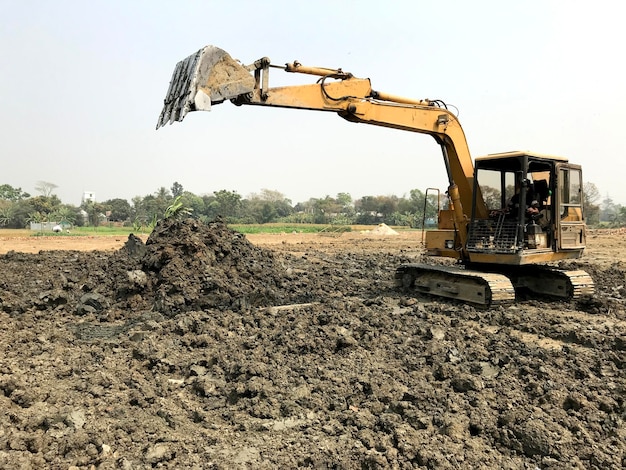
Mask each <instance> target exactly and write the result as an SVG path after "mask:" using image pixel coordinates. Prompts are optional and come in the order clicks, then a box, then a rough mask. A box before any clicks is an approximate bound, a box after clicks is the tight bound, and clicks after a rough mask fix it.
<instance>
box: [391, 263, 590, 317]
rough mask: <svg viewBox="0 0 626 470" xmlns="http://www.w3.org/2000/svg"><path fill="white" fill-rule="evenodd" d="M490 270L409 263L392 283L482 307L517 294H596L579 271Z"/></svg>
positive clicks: (541, 268) (539, 268) (566, 296)
mask: <svg viewBox="0 0 626 470" xmlns="http://www.w3.org/2000/svg"><path fill="white" fill-rule="evenodd" d="M489 268H490V269H488V270H486V271H489V272H486V271H480V270H476V269H464V268H459V267H456V266H430V265H427V264H413V263H410V264H404V265H402V266H400V267H399V268H398V269H397V270H396V273H395V280H396V285H398V286H400V287H404V288H413V289H415V290H417V291H419V292H422V293H425V294H429V295H433V296H437V297H446V298H452V299H457V300H460V301H463V302H469V303H473V304H477V305H483V306H490V305H497V304H503V303H509V302H513V301H514V300H515V297H516V291H520V290H525V291H529V292H532V293H533V294H537V295H541V296H547V297H553V298H559V299H578V298H581V297H583V296H589V295H593V293H594V290H595V289H594V283H593V279H592V278H591V276H590V275H589V274H588V273H586V272H585V271H582V270H571V271H567V270H561V269H553V268H549V267H544V266H523V267H520V266H517V267H515V268H508V269H502V267H501V266H498V267H489Z"/></svg>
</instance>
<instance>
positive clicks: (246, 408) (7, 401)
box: [0, 221, 626, 469]
mask: <svg viewBox="0 0 626 470" xmlns="http://www.w3.org/2000/svg"><path fill="white" fill-rule="evenodd" d="M395 238H396V237H394V239H395ZM316 242H318V241H316ZM419 257H420V254H419V253H417V252H414V251H412V252H408V251H407V250H406V249H404V248H398V249H395V248H392V245H390V244H389V242H388V241H386V240H380V239H377V238H373V239H371V240H363V239H357V240H356V241H352V242H349V243H346V244H343V245H341V244H340V241H339V240H336V239H333V240H331V241H329V242H328V244H326V245H323V244H320V243H310V244H296V245H288V244H284V243H282V244H278V245H276V246H275V247H274V248H273V249H272V250H271V251H270V250H267V249H261V248H259V247H256V246H254V245H251V244H250V243H248V242H247V241H246V239H245V238H244V237H242V236H241V235H239V234H236V233H234V232H232V231H231V230H229V229H228V228H227V227H225V226H224V224H222V223H220V222H215V223H212V224H209V225H202V224H199V223H198V222H193V221H184V222H176V221H169V222H167V223H164V224H161V225H160V226H158V227H157V229H155V231H154V232H153V234H151V236H150V238H149V239H148V240H147V241H146V243H145V244H144V243H143V242H142V241H141V240H139V239H137V238H135V237H130V238H129V240H128V241H127V243H126V245H125V247H124V248H123V249H120V250H119V251H117V252H114V253H103V252H73V251H60V252H41V253H39V254H33V255H26V254H21V253H15V252H11V253H8V254H7V255H4V256H0V268H1V269H0V286H1V287H2V290H1V291H0V322H2V325H3V330H2V333H1V335H0V468H62V469H67V468H70V467H72V466H73V467H75V468H81V469H82V468H84V469H90V468H95V469H113V468H123V469H148V468H197V469H206V468H208V469H222V468H223V469H232V468H235V469H237V468H242V469H244V468H297V467H303V468H345V469H353V468H354V469H368V468H381V469H382V468H432V469H440V468H498V469H500V468H505V469H527V468H528V469H530V468H533V469H534V468H542V469H570V468H581V469H583V468H584V469H588V468H592V469H593V468H596V469H607V468H608V469H613V468H615V469H617V468H623V466H624V465H626V432H625V431H624V429H625V428H624V418H625V416H626V399H625V398H624V397H626V374H625V373H624V371H625V369H626V311H625V307H626V296H625V295H624V294H626V292H624V290H623V286H624V285H626V274H625V273H626V264H625V263H624V261H625V260H614V261H613V264H610V265H605V266H597V265H594V264H593V263H589V264H588V267H589V268H590V269H589V270H590V272H591V273H592V275H593V277H594V280H595V281H596V284H597V285H598V296H597V298H596V299H595V300H594V301H593V302H590V303H589V304H586V305H580V304H577V303H574V302H550V303H547V302H543V301H540V300H537V299H523V300H520V302H518V303H516V304H514V305H510V306H506V307H498V308H494V309H490V310H484V309H476V308H473V307H471V306H467V305H461V304H455V303H454V302H439V301H436V300H433V299H431V298H427V297H421V296H416V295H415V294H413V293H411V292H402V291H398V290H397V289H396V288H395V287H394V286H393V283H392V278H393V268H394V267H395V266H397V265H398V264H400V263H401V262H404V261H416V260H417V259H418V258H419ZM582 267H586V266H585V265H583V266H582ZM619 286H622V287H621V288H620V287H619Z"/></svg>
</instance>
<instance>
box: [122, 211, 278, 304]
mask: <svg viewBox="0 0 626 470" xmlns="http://www.w3.org/2000/svg"><path fill="white" fill-rule="evenodd" d="M124 251H125V253H120V254H119V258H120V261H121V262H122V265H123V267H124V269H125V270H126V272H127V273H128V272H129V269H128V268H129V267H130V266H132V265H134V266H133V267H134V269H133V270H132V271H130V273H131V274H127V275H126V277H127V280H128V281H129V282H127V283H126V285H123V286H119V287H118V294H120V296H121V297H123V296H126V297H128V298H130V299H131V300H132V298H133V296H135V295H141V296H142V297H144V298H145V299H146V300H147V301H148V302H153V306H152V307H153V309H154V310H156V311H159V312H161V313H163V314H166V315H174V314H176V313H180V312H184V311H191V310H202V309H205V308H236V309H240V310H246V309H248V308H250V307H259V306H268V305H276V304H281V303H284V302H287V301H288V297H289V296H288V294H286V293H285V292H284V291H283V290H282V287H283V284H284V279H285V277H286V276H287V273H286V271H285V268H284V267H283V266H282V265H281V263H280V262H278V261H277V260H276V258H275V256H274V254H273V253H272V252H271V251H268V250H264V249H261V248H258V247H256V246H254V245H252V244H251V243H250V242H248V241H247V240H246V238H245V236H243V235H242V234H240V233H237V232H234V231H232V230H230V229H229V228H227V227H226V225H225V224H224V223H222V222H220V221H215V222H212V223H210V224H203V223H199V222H196V221H193V220H188V221H179V220H174V219H172V220H165V221H163V222H160V223H159V224H158V225H157V226H156V228H155V229H154V231H153V232H152V234H151V235H150V237H149V238H148V240H147V242H146V244H145V247H144V246H142V242H141V240H139V239H137V238H135V239H133V238H130V239H129V241H128V242H127V244H126V247H125V250H124Z"/></svg>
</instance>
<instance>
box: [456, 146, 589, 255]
mask: <svg viewBox="0 0 626 470" xmlns="http://www.w3.org/2000/svg"><path fill="white" fill-rule="evenodd" d="M582 188H583V186H582V171H581V169H580V166H578V165H572V164H570V163H568V161H567V159H565V158H562V157H555V156H549V155H542V154H536V153H530V152H507V153H500V154H494V155H488V156H486V157H479V158H477V159H476V160H475V171H474V199H473V206H472V217H471V220H470V223H469V225H468V233H467V244H466V251H467V255H466V256H467V258H468V260H469V262H470V263H490V264H491V263H492V264H508V265H523V264H530V263H537V262H547V261H557V260H562V259H570V258H579V257H580V256H582V252H583V250H584V247H585V229H586V227H585V221H584V216H583V215H584V214H583V191H582ZM479 198H481V199H482V202H483V203H484V205H485V206H486V208H487V213H488V216H487V217H486V218H485V217H479V216H478V215H477V210H476V209H477V205H478V202H480V199H479Z"/></svg>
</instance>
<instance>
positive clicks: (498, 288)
mask: <svg viewBox="0 0 626 470" xmlns="http://www.w3.org/2000/svg"><path fill="white" fill-rule="evenodd" d="M271 69H279V70H280V71H281V72H288V73H294V74H306V75H311V76H314V77H317V79H316V80H315V81H314V82H313V83H309V84H304V85H287V86H281V87H270V84H269V79H270V70H271ZM227 100H228V101H230V102H231V103H233V104H235V105H237V106H243V105H250V106H270V107H278V108H288V109H302V110H315V111H329V112H333V113H335V114H337V115H339V116H340V117H342V118H343V119H345V120H347V121H349V122H354V123H363V124H371V125H375V126H384V127H389V128H393V129H399V130H402V131H409V132H417V133H420V134H427V135H430V136H432V137H433V138H434V140H435V142H436V143H437V145H439V147H440V148H441V154H442V157H443V163H444V165H445V169H446V173H447V178H448V188H447V191H446V194H447V200H448V203H447V205H446V208H444V209H440V210H439V213H438V220H437V229H433V230H428V231H426V232H425V237H424V244H425V250H426V254H427V255H430V256H435V257H445V258H451V259H453V260H455V261H452V262H450V263H406V264H403V265H401V266H398V267H397V269H396V271H395V275H394V280H395V283H396V285H397V286H398V287H402V288H404V289H407V290H408V289H415V290H417V291H418V292H421V293H424V294H428V295H432V296H435V297H445V298H450V299H457V300H459V301H461V302H468V303H471V304H476V305H482V306H491V305H497V304H503V303H510V302H513V301H515V299H516V293H518V294H519V295H522V292H530V293H532V294H534V295H539V296H547V297H550V298H557V299H572V298H574V299H575V298H579V297H582V296H590V295H593V293H594V284H593V280H592V278H591V277H590V275H589V274H588V273H586V272H585V271H582V270H578V269H572V270H567V269H560V268H558V267H557V266H558V265H559V262H561V261H564V260H571V259H576V258H580V257H581V256H582V254H583V251H584V249H585V241H586V225H585V218H584V212H583V179H582V169H581V167H580V165H576V164H572V163H569V161H568V159H567V158H563V157H559V156H553V155H546V154H541V153H536V152H530V151H510V152H503V153H496V154H490V155H487V156H484V157H478V158H476V159H474V160H472V157H471V155H470V152H469V148H468V144H467V141H466V138H465V134H464V131H463V128H462V127H461V124H460V123H459V120H458V119H457V117H456V115H455V114H454V113H453V112H451V111H450V110H449V107H448V105H446V103H445V102H443V101H441V100H430V99H410V98H405V97H402V96H396V95H392V94H388V93H384V92H381V91H375V90H373V89H372V86H371V82H370V79H368V78H358V77H355V76H354V75H353V74H351V73H348V72H344V71H343V70H342V69H332V68H324V67H310V66H305V65H302V64H301V63H299V62H297V61H295V62H292V63H287V64H285V65H275V64H272V63H271V61H270V59H269V58H267V57H263V58H261V59H259V60H256V61H255V62H253V63H252V64H250V65H244V64H243V63H241V62H240V61H238V60H235V59H233V58H232V57H231V56H230V55H229V54H228V53H227V52H226V51H224V50H222V49H220V48H218V47H215V46H206V47H204V48H202V49H200V50H199V51H197V52H196V53H195V54H192V55H190V56H189V57H187V58H186V59H184V60H182V61H180V62H179V63H178V64H177V65H176V67H175V69H174V73H173V75H172V78H171V80H170V84H169V89H168V91H167V94H166V97H165V100H164V106H163V110H162V112H161V114H160V116H159V119H158V122H157V129H159V128H160V127H162V126H164V125H165V124H167V123H170V124H171V123H173V122H176V121H182V120H183V119H184V118H185V116H186V115H187V114H188V113H190V112H194V111H210V110H211V107H212V106H213V105H217V104H220V103H223V102H224V101H227Z"/></svg>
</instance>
